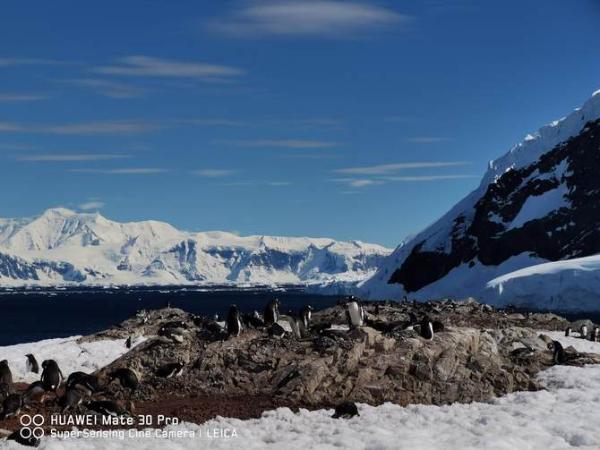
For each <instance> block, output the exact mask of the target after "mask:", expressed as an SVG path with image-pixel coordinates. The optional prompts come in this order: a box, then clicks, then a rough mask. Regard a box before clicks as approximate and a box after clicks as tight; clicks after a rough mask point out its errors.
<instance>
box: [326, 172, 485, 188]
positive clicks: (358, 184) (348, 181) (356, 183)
mask: <svg viewBox="0 0 600 450" xmlns="http://www.w3.org/2000/svg"><path fill="white" fill-rule="evenodd" d="M468 178H478V177H477V175H467V174H450V175H415V176H387V177H378V178H334V179H332V180H331V181H333V182H336V183H343V184H345V185H347V186H349V187H353V188H362V187H366V186H376V185H381V184H385V183H388V182H419V181H420V182H427V181H444V180H462V179H468Z"/></svg>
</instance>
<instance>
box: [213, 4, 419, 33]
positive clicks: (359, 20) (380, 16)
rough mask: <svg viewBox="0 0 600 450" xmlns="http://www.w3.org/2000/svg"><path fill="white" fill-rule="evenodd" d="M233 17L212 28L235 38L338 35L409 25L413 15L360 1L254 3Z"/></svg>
mask: <svg viewBox="0 0 600 450" xmlns="http://www.w3.org/2000/svg"><path fill="white" fill-rule="evenodd" d="M242 5H243V6H242V7H241V8H240V9H237V10H235V11H233V12H231V13H230V14H229V15H227V16H225V17H222V18H217V19H214V20H211V21H210V22H208V24H207V26H208V28H209V29H211V30H214V31H217V32H220V33H223V34H227V35H231V36H256V37H260V36H266V35H275V36H335V37H356V36H358V35H360V34H363V33H367V32H373V31H377V30H381V29H386V28H389V27H392V26H397V27H398V26H405V25H407V24H408V23H409V22H410V21H411V18H410V17H409V16H406V15H403V14H399V13H397V12H396V11H394V10H392V9H388V8H384V7H382V6H377V5H373V4H369V3H366V2H357V1H334V0H287V1H274V0H267V1H261V2H257V1H251V2H246V3H244V4H242Z"/></svg>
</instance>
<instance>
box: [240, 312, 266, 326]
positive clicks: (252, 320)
mask: <svg viewBox="0 0 600 450" xmlns="http://www.w3.org/2000/svg"><path fill="white" fill-rule="evenodd" d="M242 322H243V324H244V325H245V326H246V327H248V328H262V327H264V326H265V322H264V321H263V320H262V319H261V318H260V314H259V313H258V311H254V312H253V313H252V314H244V315H243V317H242Z"/></svg>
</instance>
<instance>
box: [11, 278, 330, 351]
mask: <svg viewBox="0 0 600 450" xmlns="http://www.w3.org/2000/svg"><path fill="white" fill-rule="evenodd" d="M273 297H277V298H279V300H280V301H281V311H282V312H284V311H288V310H292V311H297V310H298V309H299V308H301V307H302V306H304V305H305V304H310V305H311V306H313V307H314V308H315V309H323V308H326V307H328V306H331V305H334V304H335V303H336V302H337V301H338V299H339V297H334V296H318V295H314V294H307V293H306V292H304V290H302V289H301V288H290V289H285V290H279V289H278V290H272V289H267V288H264V289H236V290H232V289H231V288H213V289H211V290H206V289H199V288H198V289H196V288H190V287H177V286H174V287H167V288H155V287H153V288H149V287H139V288H127V289H125V288H122V289H114V288H111V289H98V288H69V289H15V290H0V346H3V345H11V344H18V343H22V342H32V341H39V340H41V339H50V338H57V337H67V336H73V335H79V334H90V333H95V332H97V331H101V330H104V329H106V328H108V327H110V326H112V325H115V324H117V323H119V322H122V321H123V320H125V319H127V318H129V317H131V316H133V315H134V314H135V313H136V311H137V310H139V309H158V308H164V307H165V306H167V304H170V305H171V306H172V307H174V308H181V309H183V310H185V311H189V312H191V313H194V314H199V315H207V316H210V317H212V316H213V315H214V314H215V313H217V314H219V315H221V317H224V316H225V314H226V312H227V310H228V309H229V305H231V304H233V303H235V304H236V305H238V307H239V308H240V310H241V311H242V312H252V311H253V310H258V311H261V312H262V311H263V309H264V306H265V304H266V303H267V302H268V300H270V299H271V298H273Z"/></svg>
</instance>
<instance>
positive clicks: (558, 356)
mask: <svg viewBox="0 0 600 450" xmlns="http://www.w3.org/2000/svg"><path fill="white" fill-rule="evenodd" d="M548 350H552V362H553V363H554V364H564V363H565V362H566V361H567V357H566V355H565V350H564V348H563V346H562V344H561V343H560V342H558V341H552V342H551V343H549V344H548Z"/></svg>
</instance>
